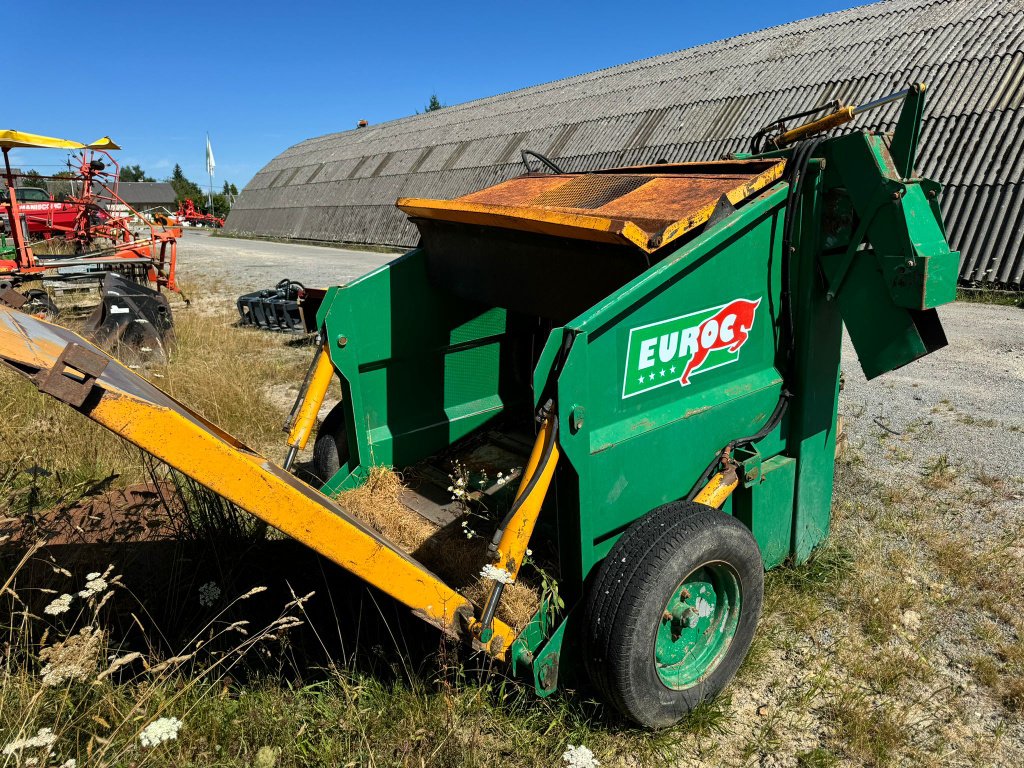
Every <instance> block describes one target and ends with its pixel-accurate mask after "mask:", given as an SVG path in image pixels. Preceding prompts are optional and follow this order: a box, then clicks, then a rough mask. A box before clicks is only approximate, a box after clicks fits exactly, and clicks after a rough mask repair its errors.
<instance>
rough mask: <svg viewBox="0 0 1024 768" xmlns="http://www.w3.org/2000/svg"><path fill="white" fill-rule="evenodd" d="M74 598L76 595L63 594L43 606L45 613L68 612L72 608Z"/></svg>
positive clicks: (56, 614) (57, 614)
mask: <svg viewBox="0 0 1024 768" xmlns="http://www.w3.org/2000/svg"><path fill="white" fill-rule="evenodd" d="M74 599H75V597H74V595H61V596H60V597H58V598H57V599H56V600H54V601H53V602H52V603H50V604H49V605H48V606H46V607H45V608H43V613H48V614H50V615H51V616H59V615H60V614H62V613H66V612H67V611H68V609H69V608H71V601H72V600H74Z"/></svg>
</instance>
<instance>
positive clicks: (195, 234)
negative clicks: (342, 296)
mask: <svg viewBox="0 0 1024 768" xmlns="http://www.w3.org/2000/svg"><path fill="white" fill-rule="evenodd" d="M395 255H396V254H394V253H377V252H375V251H353V250H346V249H343V248H324V247H321V246H316V245H295V244H292V243H272V242H265V241H262V240H243V239H237V238H228V237H211V236H210V233H209V232H206V231H204V230H195V229H191V230H190V229H186V230H185V236H184V238H183V240H182V241H181V242H180V243H179V245H178V259H179V264H180V266H179V271H180V273H181V276H182V278H183V279H185V280H186V281H188V282H189V283H191V284H193V285H195V284H196V283H197V282H198V281H199V280H200V279H203V278H205V279H207V280H212V281H213V282H214V285H219V284H224V287H230V289H231V290H232V291H237V292H238V293H239V294H241V293H245V292H248V291H255V290H258V289H260V288H269V287H270V286H272V285H274V284H276V283H277V282H278V281H279V280H281V279H283V278H286V277H287V278H288V279H290V280H297V281H298V282H300V283H302V284H303V285H307V286H310V287H313V288H326V287H328V286H331V285H339V284H341V283H345V282H348V281H349V280H352V279H353V278H356V277H359V276H360V275H362V274H364V273H366V272H369V271H370V270H371V269H374V268H376V267H379V266H380V265H381V264H386V263H387V262H389V261H391V260H392V259H393V258H395Z"/></svg>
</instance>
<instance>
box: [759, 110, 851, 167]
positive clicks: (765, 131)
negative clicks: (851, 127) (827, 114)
mask: <svg viewBox="0 0 1024 768" xmlns="http://www.w3.org/2000/svg"><path fill="white" fill-rule="evenodd" d="M839 104H840V102H839V99H832V101H830V102H828V103H826V104H823V105H822V106H820V107H812V108H811V109H806V110H804V111H803V112H796V113H794V114H792V115H786V116H785V117H780V118H778V119H777V120H774V121H773V122H771V123H768V125H766V126H764V127H763V128H761V129H760V130H759V131H758V132H757V133H755V134H754V135H753V136H752V137H751V139H750V151H751V152H752V153H753V154H755V155H759V154H761V152H763V151H764V147H762V146H761V141H762V139H764V137H765V136H767V135H768V134H769V133H771V132H772V131H773V130H775V129H777V128H779V127H781V126H782V125H784V124H785V123H786V121H787V120H799V119H800V118H801V117H810V116H811V115H816V114H818V113H819V112H824V111H825V110H827V109H830V110H832V111H835V110H837V109H839Z"/></svg>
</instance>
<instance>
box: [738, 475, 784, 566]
mask: <svg viewBox="0 0 1024 768" xmlns="http://www.w3.org/2000/svg"><path fill="white" fill-rule="evenodd" d="M755 467H756V470H755ZM742 468H743V473H744V475H746V476H748V477H749V479H748V480H747V481H746V482H744V483H743V484H742V485H741V486H740V487H739V488H737V489H736V491H735V492H734V493H733V495H732V503H733V506H732V514H733V516H734V517H735V518H736V519H737V520H740V521H741V522H742V523H743V524H744V525H746V526H747V527H748V528H749V529H750V530H751V532H752V533H753V534H754V538H755V539H756V540H757V544H758V547H759V548H760V550H761V559H762V561H763V562H764V567H765V568H766V569H770V568H774V567H776V566H777V565H782V563H784V562H785V561H786V558H788V557H789V556H790V554H792V552H793V516H792V515H779V514H768V515H766V514H764V510H781V509H793V499H794V494H795V489H796V459H793V458H790V457H789V456H782V455H779V456H773V457H772V458H770V459H768V460H767V461H765V462H761V461H760V455H758V456H757V460H756V461H754V460H753V459H748V460H747V461H745V462H744V464H743V465H742Z"/></svg>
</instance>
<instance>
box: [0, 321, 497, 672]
mask: <svg viewBox="0 0 1024 768" xmlns="http://www.w3.org/2000/svg"><path fill="white" fill-rule="evenodd" d="M0 360H3V362H5V363H7V364H8V365H9V366H10V367H11V368H13V369H14V370H16V371H18V372H20V373H22V374H23V375H25V376H27V377H28V378H30V379H31V380H32V381H33V382H34V383H35V385H36V386H37V387H38V388H39V389H40V391H42V392H45V393H47V394H49V395H52V396H53V397H55V398H57V399H58V400H61V401H63V402H65V403H67V404H68V405H69V406H70V407H72V408H74V409H75V410H77V411H79V412H81V413H83V414H85V415H86V416H88V417H89V418H90V419H92V420H93V421H95V422H97V423H99V424H102V425H103V426H104V427H106V428H107V429H109V430H110V431H111V432H114V433H115V434H118V435H120V436H121V437H123V438H125V439H126V440H128V441H129V442H131V443H134V444H135V445H137V446H138V447H139V448H141V449H143V450H144V451H146V452H147V453H150V454H152V455H153V456H155V457H156V458H158V459H160V460H161V461H164V462H166V463H167V464H169V465H170V466H172V467H174V468H175V469H177V470H178V471H180V472H182V473H184V474H186V475H188V476H189V477H191V478H194V479H195V480H196V481H198V482H199V483H202V484H203V485H204V486H206V487H207V488H209V489H210V490H211V491H214V492H215V493H218V494H220V495H221V496H223V497H224V498H225V499H227V500H228V501H231V502H232V503H234V504H236V505H238V506H239V507H240V508H242V509H244V510H246V511H247V512H249V513H251V514H253V515H255V516H256V517H258V518H260V519H261V520H264V521H266V522H267V523H269V524H270V525H272V526H274V527H275V528H277V529H278V530H280V531H282V532H283V533H286V534H288V535H289V536H291V537H292V538H294V539H297V540H298V541H301V542H302V543H303V544H305V545H306V546H308V547H310V548H311V549H313V550H315V551H317V552H319V553H320V554H321V555H323V556H324V557H327V558H329V559H330V560H332V561H334V562H335V563H337V564H338V565H340V566H341V567H343V568H345V569H346V570H348V571H351V572H352V573H354V574H355V575H356V576H358V577H360V578H361V579H363V580H364V581H366V582H367V583H369V584H372V585H373V586H375V587H377V588H378V589H380V590H382V591H383V592H386V593H387V594H389V595H391V596H392V597H394V598H395V599H396V600H398V601H400V602H402V603H404V604H405V605H407V606H409V607H410V608H411V609H412V610H413V612H414V613H415V614H417V615H418V616H420V617H421V618H423V619H424V620H426V621H428V622H429V623H431V624H433V625H435V626H437V627H439V628H440V629H442V630H444V631H446V632H448V633H449V634H453V635H460V636H465V628H466V626H468V624H469V623H470V622H471V621H472V618H473V605H472V603H471V602H470V601H469V600H468V599H467V598H465V597H463V596H462V595H460V594H459V593H458V592H456V591H455V590H453V589H451V588H450V587H448V586H447V585H446V584H445V583H444V582H443V581H441V579H439V578H438V577H437V576H435V575H434V574H433V573H431V572H430V571H429V570H428V569H427V568H425V567H424V566H423V565H422V564H420V563H418V562H417V561H416V560H414V559H412V558H411V557H409V556H408V555H407V554H405V553H403V552H401V551H400V550H399V549H397V548H396V547H395V546H394V545H393V544H391V543H390V542H389V541H387V540H386V539H384V538H383V537H382V536H380V535H379V534H378V533H376V532H375V531H373V530H371V529H370V528H368V527H366V526H365V525H363V524H362V523H360V522H359V521H358V520H356V519H355V518H353V517H351V516H350V515H348V514H347V513H346V512H345V510H344V509H342V508H341V507H340V506H339V505H338V504H337V503H336V502H335V501H333V500H331V499H329V498H327V497H326V496H324V495H323V494H321V493H319V492H318V491H316V490H314V489H313V488H311V487H309V486H308V485H306V484H304V483H302V482H300V481H299V480H297V479H296V478H294V477H293V476H292V475H290V474H289V473H287V472H285V471H284V470H283V469H281V468H280V467H278V466H277V465H275V464H273V463H272V462H270V461H268V460H267V459H265V458H263V457H262V456H260V455H259V454H257V453H255V452H254V451H252V450H250V449H249V448H247V447H246V446H245V445H243V444H242V443H241V442H239V441H238V440H236V439H235V438H233V437H231V436H230V435H229V434H227V433H226V432H224V431H222V430H220V429H219V428H218V427H216V426H215V425H214V424H212V423H210V422H208V421H206V420H205V419H204V418H202V417H201V416H199V415H198V414H197V413H195V412H194V411H191V410H189V409H188V408H187V407H185V406H184V405H182V404H181V403H179V402H177V401H176V400H174V399H173V398H171V397H170V396H169V395H167V394H166V393H164V392H163V391H161V390H160V389H158V388H157V387H155V386H154V385H152V384H151V383H149V382H148V381H146V380H145V379H143V378H142V377H140V376H138V375H136V374H135V373H133V372H132V371H130V370H128V369H127V368H125V367H124V366H123V365H121V364H120V363H118V362H117V361H115V360H113V359H111V358H110V357H108V356H107V355H105V354H104V353H103V352H101V351H100V350H99V349H97V348H96V347H94V346H93V345H91V344H89V343H88V342H86V341H85V340H83V339H82V338H80V337H79V336H76V335H75V334H73V333H71V332H70V331H67V330H65V329H63V328H61V327H59V326H55V325H52V324H50V323H47V322H45V321H43V320H40V319H38V318H35V317H32V316H30V315H26V314H23V313H21V312H18V311H17V310H13V309H9V308H7V307H3V306H0ZM493 627H494V639H493V640H492V641H491V642H490V643H489V644H488V650H489V652H490V653H491V654H492V655H494V656H496V657H498V658H504V654H505V651H506V649H507V648H508V646H509V645H510V644H511V642H512V640H513V639H514V637H515V632H514V631H513V630H512V628H511V627H509V626H508V625H507V624H505V623H503V622H501V621H497V620H495V621H494V624H493Z"/></svg>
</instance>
